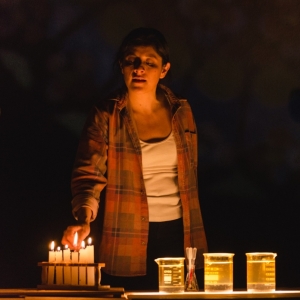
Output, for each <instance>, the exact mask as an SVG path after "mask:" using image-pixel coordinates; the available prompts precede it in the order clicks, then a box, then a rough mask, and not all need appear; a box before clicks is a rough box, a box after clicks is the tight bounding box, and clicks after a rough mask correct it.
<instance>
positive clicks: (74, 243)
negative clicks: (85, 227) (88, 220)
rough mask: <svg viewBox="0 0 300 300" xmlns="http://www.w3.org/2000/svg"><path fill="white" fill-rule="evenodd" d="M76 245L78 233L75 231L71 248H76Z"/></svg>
mask: <svg viewBox="0 0 300 300" xmlns="http://www.w3.org/2000/svg"><path fill="white" fill-rule="evenodd" d="M77 244H78V233H77V231H76V232H75V234H74V240H73V246H74V247H77Z"/></svg>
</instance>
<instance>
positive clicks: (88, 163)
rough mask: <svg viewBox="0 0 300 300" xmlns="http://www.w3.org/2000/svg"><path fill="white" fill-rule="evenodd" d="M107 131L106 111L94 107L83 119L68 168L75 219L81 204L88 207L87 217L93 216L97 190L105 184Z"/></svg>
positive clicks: (97, 196)
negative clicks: (90, 212)
mask: <svg viewBox="0 0 300 300" xmlns="http://www.w3.org/2000/svg"><path fill="white" fill-rule="evenodd" d="M107 132H108V114H107V113H106V112H105V111H103V110H101V109H99V108H98V107H94V108H93V109H92V111H91V112H90V114H89V116H88V118H87V121H86V123H85V126H84V129H83V132H82V135H81V138H80V141H79V146H78V150H77V154H76V158H75V163H74V168H73V172H72V180H71V191H72V196H73V200H72V213H73V215H74V217H75V218H76V219H77V215H76V212H77V211H78V209H80V208H81V207H89V208H90V209H91V210H92V219H91V221H93V220H95V218H96V216H97V213H98V207H99V201H100V193H101V192H102V191H103V189H104V188H105V186H106V184H107V179H106V171H107V164H106V162H107V148H108V146H107V144H108V143H107Z"/></svg>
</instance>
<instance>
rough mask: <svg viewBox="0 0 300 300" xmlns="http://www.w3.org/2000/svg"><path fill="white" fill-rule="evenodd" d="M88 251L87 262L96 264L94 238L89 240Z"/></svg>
mask: <svg viewBox="0 0 300 300" xmlns="http://www.w3.org/2000/svg"><path fill="white" fill-rule="evenodd" d="M86 250H87V262H88V263H94V245H92V238H91V237H89V238H88V245H87V247H86Z"/></svg>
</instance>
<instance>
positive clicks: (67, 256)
mask: <svg viewBox="0 0 300 300" xmlns="http://www.w3.org/2000/svg"><path fill="white" fill-rule="evenodd" d="M63 260H64V262H65V263H70V262H71V252H70V249H69V247H68V245H66V246H65V249H64V250H63ZM64 284H71V267H70V266H64Z"/></svg>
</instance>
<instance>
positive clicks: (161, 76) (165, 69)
mask: <svg viewBox="0 0 300 300" xmlns="http://www.w3.org/2000/svg"><path fill="white" fill-rule="evenodd" d="M170 68H171V64H170V63H169V62H167V63H166V64H165V65H164V66H163V68H162V71H161V74H160V77H159V78H160V79H163V78H165V77H166V75H167V73H168V71H169V70H170Z"/></svg>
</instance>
